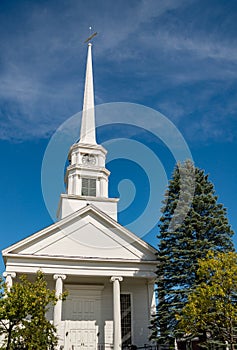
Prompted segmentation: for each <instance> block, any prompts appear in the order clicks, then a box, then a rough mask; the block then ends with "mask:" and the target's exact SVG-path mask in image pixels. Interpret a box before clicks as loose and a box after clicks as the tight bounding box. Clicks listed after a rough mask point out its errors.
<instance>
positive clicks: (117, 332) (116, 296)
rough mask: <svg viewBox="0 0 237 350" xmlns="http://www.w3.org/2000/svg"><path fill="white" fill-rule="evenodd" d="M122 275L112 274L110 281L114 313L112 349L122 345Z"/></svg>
mask: <svg viewBox="0 0 237 350" xmlns="http://www.w3.org/2000/svg"><path fill="white" fill-rule="evenodd" d="M122 280H123V277H118V276H113V277H111V279H110V281H111V282H113V315H114V326H113V329H114V350H120V349H121V347H122V334H121V310H120V282H122Z"/></svg>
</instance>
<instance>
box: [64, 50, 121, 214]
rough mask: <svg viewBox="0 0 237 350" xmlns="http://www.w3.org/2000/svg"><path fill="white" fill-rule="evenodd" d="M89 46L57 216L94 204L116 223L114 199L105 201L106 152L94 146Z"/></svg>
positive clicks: (115, 199) (90, 54)
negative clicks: (77, 136) (76, 136)
mask: <svg viewBox="0 0 237 350" xmlns="http://www.w3.org/2000/svg"><path fill="white" fill-rule="evenodd" d="M91 48H92V44H91V43H89V44H88V53H87V63H86V75H85V89H84V101H83V110H82V121H81V131H80V140H79V142H77V143H75V144H74V145H72V146H71V148H70V150H69V154H68V160H69V166H68V167H67V171H66V175H65V184H66V194H62V195H61V201H60V204H59V211H58V217H59V218H63V217H65V216H67V215H69V214H71V213H72V212H75V211H76V210H78V209H81V208H82V207H84V206H85V205H87V204H93V205H94V206H97V207H98V208H99V209H100V210H102V211H103V212H105V213H106V214H107V215H109V216H111V217H112V218H113V219H115V220H117V201H118V199H117V198H108V183H109V180H108V178H109V175H110V172H109V170H107V169H106V167H105V161H106V154H107V151H106V149H105V148H104V147H103V146H101V145H98V144H97V143H96V133H95V108H94V87H93V70H92V52H91Z"/></svg>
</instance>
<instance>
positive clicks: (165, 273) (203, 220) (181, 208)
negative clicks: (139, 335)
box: [151, 160, 233, 344]
mask: <svg viewBox="0 0 237 350" xmlns="http://www.w3.org/2000/svg"><path fill="white" fill-rule="evenodd" d="M163 203H164V207H163V209H162V216H161V218H160V222H159V228H160V234H159V236H158V238H159V243H158V254H157V261H158V265H157V295H158V306H157V314H156V316H155V317H154V318H153V320H152V324H151V330H152V336H151V338H152V339H158V340H159V342H160V343H169V344H171V343H173V341H174V338H175V336H176V335H177V334H176V333H175V331H176V325H177V320H176V318H175V315H176V314H177V313H179V312H180V310H181V309H182V308H183V307H184V305H185V303H186V302H187V296H188V294H189V293H190V291H191V290H192V288H194V286H195V285H197V284H198V277H197V262H198V259H200V258H205V256H206V254H207V253H208V251H210V250H212V251H218V252H229V251H233V243H232V240H231V237H232V235H233V231H232V230H231V228H230V225H229V224H228V220H227V217H226V209H225V208H224V207H223V205H222V204H218V203H217V196H216V195H215V190H214V186H213V184H212V183H211V182H210V181H209V180H208V175H205V174H204V171H203V170H201V169H199V168H195V167H194V165H193V163H192V162H191V161H189V160H187V161H186V162H184V163H183V164H178V165H177V166H176V167H175V170H174V173H173V177H172V179H171V180H170V182H169V186H168V190H167V192H166V193H165V200H164V202H163Z"/></svg>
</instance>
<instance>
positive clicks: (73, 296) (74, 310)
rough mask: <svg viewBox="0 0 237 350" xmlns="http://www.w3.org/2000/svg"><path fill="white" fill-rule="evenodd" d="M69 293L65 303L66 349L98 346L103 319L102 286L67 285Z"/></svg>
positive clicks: (81, 349)
mask: <svg viewBox="0 0 237 350" xmlns="http://www.w3.org/2000/svg"><path fill="white" fill-rule="evenodd" d="M66 289H67V290H68V292H69V295H68V297H67V299H66V301H65V302H64V304H63V319H64V321H65V334H66V338H65V350H79V349H80V350H92V349H93V350H94V349H96V348H97V343H98V335H99V325H100V319H101V292H102V288H101V287H100V286H94V285H93V286H88V285H87V286H84V285H83V286H81V285H76V286H69V285H68V286H66Z"/></svg>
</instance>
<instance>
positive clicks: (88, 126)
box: [80, 43, 96, 145]
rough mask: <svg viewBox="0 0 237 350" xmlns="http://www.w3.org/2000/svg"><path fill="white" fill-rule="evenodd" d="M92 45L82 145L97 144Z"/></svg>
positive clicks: (88, 61)
mask: <svg viewBox="0 0 237 350" xmlns="http://www.w3.org/2000/svg"><path fill="white" fill-rule="evenodd" d="M91 51H92V44H91V43H89V44H88V53H87V63H86V78H85V90H84V101H83V110H82V121H81V134H80V143H87V144H91V145H94V144H96V135H95V105H94V84H93V69H92V52H91Z"/></svg>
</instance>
